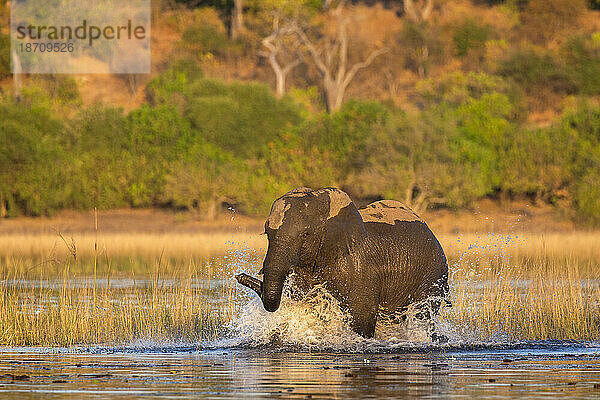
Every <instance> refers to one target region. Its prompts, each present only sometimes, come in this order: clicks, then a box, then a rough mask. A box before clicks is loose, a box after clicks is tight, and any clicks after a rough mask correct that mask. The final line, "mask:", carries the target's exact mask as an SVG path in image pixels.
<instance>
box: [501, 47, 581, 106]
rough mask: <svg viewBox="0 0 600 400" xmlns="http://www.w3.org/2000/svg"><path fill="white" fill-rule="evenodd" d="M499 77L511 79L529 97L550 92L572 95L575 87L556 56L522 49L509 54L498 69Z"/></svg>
mask: <svg viewBox="0 0 600 400" xmlns="http://www.w3.org/2000/svg"><path fill="white" fill-rule="evenodd" d="M498 73H499V74H500V75H501V76H505V77H509V78H512V79H513V80H514V81H515V82H517V83H518V84H519V85H520V86H521V87H523V88H525V90H526V92H527V93H528V94H530V95H535V96H539V95H540V91H542V90H544V91H547V90H550V91H553V92H558V93H565V94H573V93H576V92H577V85H576V84H575V82H573V80H572V79H571V78H570V76H569V74H568V73H567V72H566V71H565V69H564V68H563V67H562V66H561V65H560V63H559V61H558V57H557V55H554V54H551V53H545V52H540V51H534V50H533V49H529V48H524V49H519V50H517V51H515V52H514V53H512V54H510V55H509V56H508V58H507V59H506V60H504V62H502V65H501V66H500V68H499V71H498Z"/></svg>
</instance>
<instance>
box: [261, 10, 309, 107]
mask: <svg viewBox="0 0 600 400" xmlns="http://www.w3.org/2000/svg"><path fill="white" fill-rule="evenodd" d="M286 25H287V24H286ZM291 35H293V29H292V28H291V26H289V25H287V26H283V27H282V26H280V17H279V15H275V16H274V17H273V31H272V33H271V34H270V35H269V36H267V37H266V38H264V39H263V40H262V44H263V46H264V47H265V48H266V50H264V51H261V52H260V53H259V54H260V55H261V56H263V57H265V58H266V59H267V60H268V61H269V64H270V65H271V68H273V72H274V73H275V87H276V89H275V93H276V95H277V97H278V98H281V97H283V95H284V94H285V81H286V79H287V76H288V74H289V73H290V72H291V71H292V69H294V68H295V67H297V66H298V65H300V63H301V62H302V58H301V57H300V55H299V54H298V50H297V46H296V45H295V43H293V37H290V36H291ZM290 41H292V43H290ZM285 58H287V61H285V60H284V59H285Z"/></svg>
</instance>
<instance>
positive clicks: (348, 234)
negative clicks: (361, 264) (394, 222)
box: [314, 188, 366, 255]
mask: <svg viewBox="0 0 600 400" xmlns="http://www.w3.org/2000/svg"><path fill="white" fill-rule="evenodd" d="M314 194H315V195H316V196H318V197H321V196H324V197H325V198H327V199H328V202H329V213H328V215H327V216H326V219H325V233H324V239H323V246H325V248H329V249H332V250H333V249H337V251H339V252H341V253H343V254H344V255H347V254H352V252H353V247H354V246H355V245H356V243H357V242H358V241H360V240H363V239H364V237H365V236H366V229H365V225H364V223H363V220H362V217H361V216H360V213H359V212H358V209H357V208H356V206H355V205H354V202H353V201H352V200H351V199H350V196H348V194H346V193H345V192H343V191H341V190H340V189H336V188H325V189H320V190H317V191H315V192H314Z"/></svg>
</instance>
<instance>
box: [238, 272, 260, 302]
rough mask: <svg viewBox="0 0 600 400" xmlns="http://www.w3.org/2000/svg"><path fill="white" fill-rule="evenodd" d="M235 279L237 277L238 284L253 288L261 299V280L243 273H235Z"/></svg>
mask: <svg viewBox="0 0 600 400" xmlns="http://www.w3.org/2000/svg"><path fill="white" fill-rule="evenodd" d="M235 279H237V281H238V283H239V284H240V285H244V286H246V287H247V288H250V289H252V290H254V291H255V292H256V294H258V297H260V298H261V299H262V292H263V290H262V281H260V280H258V279H256V278H254V277H252V276H250V275H248V274H244V273H241V274H238V275H236V276H235Z"/></svg>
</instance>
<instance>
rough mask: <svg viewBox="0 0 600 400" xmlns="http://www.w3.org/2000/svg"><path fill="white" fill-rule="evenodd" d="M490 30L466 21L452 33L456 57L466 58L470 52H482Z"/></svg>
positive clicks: (484, 26)
mask: <svg viewBox="0 0 600 400" xmlns="http://www.w3.org/2000/svg"><path fill="white" fill-rule="evenodd" d="M490 34H491V28H490V27H489V26H486V25H481V24H479V23H478V22H476V21H475V20H473V19H470V18H469V19H466V20H465V21H463V22H462V24H460V25H459V26H458V27H457V28H456V31H455V32H454V37H453V39H454V47H455V50H456V55H457V56H459V57H464V56H466V55H467V54H468V53H469V52H470V51H478V52H483V50H484V49H485V42H486V41H487V40H488V39H489V37H490Z"/></svg>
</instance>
